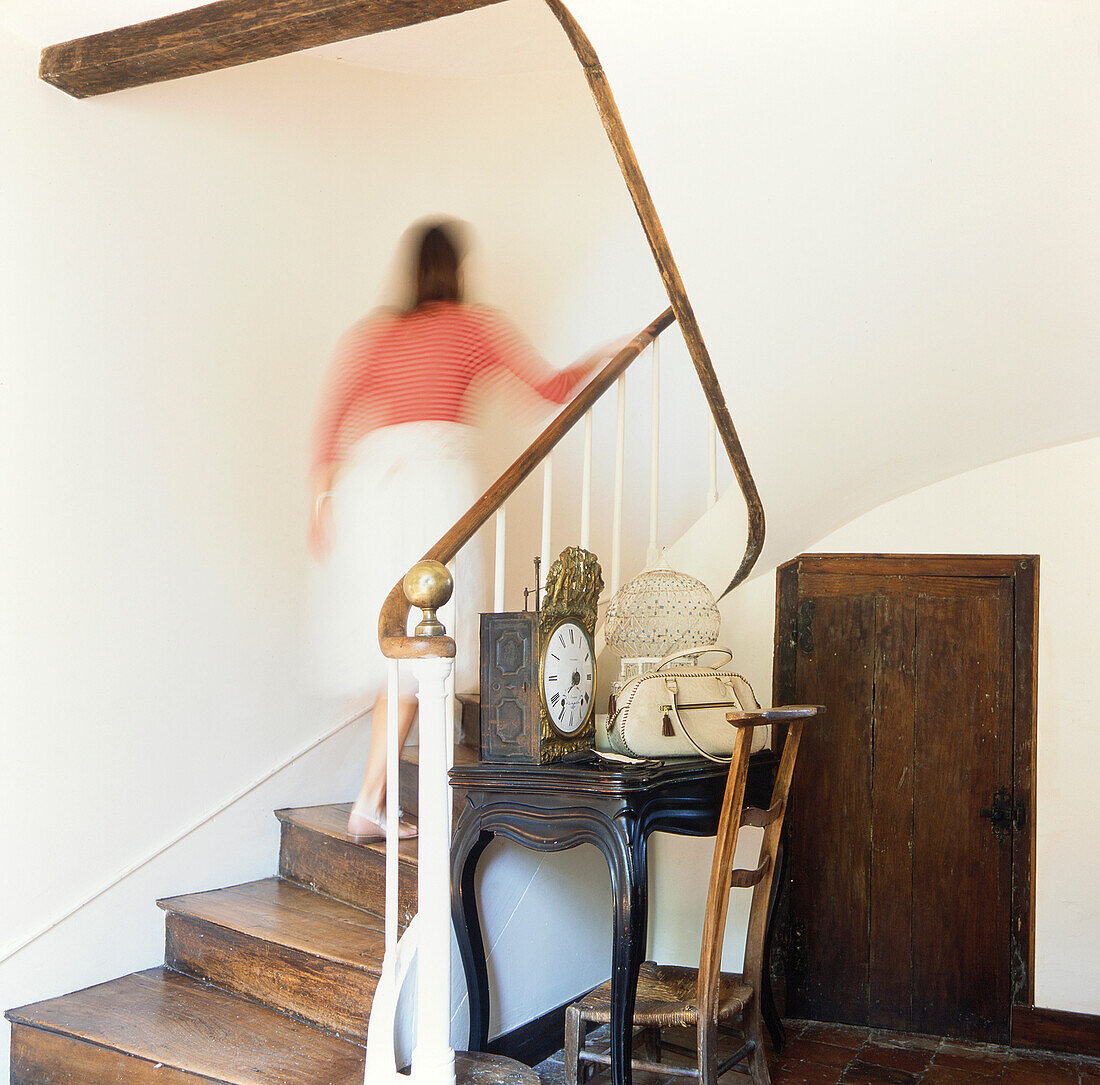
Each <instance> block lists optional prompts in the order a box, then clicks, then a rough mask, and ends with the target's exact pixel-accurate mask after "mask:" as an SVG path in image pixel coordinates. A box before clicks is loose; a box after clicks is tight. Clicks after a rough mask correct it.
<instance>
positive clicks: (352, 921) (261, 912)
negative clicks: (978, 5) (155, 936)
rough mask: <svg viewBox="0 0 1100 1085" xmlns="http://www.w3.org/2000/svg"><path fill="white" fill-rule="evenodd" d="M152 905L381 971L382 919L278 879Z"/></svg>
mask: <svg viewBox="0 0 1100 1085" xmlns="http://www.w3.org/2000/svg"><path fill="white" fill-rule="evenodd" d="M157 904H158V905H159V906H160V907H161V908H163V909H164V910H165V911H166V912H175V913H178V914H180V915H186V916H190V917H192V918H194V919H200V920H204V921H205V922H207V923H213V924H215V925H216V926H219V927H228V928H229V929H230V930H233V931H237V932H238V933H240V934H244V935H247V936H249V937H252V938H258V939H261V940H263V941H265V942H272V943H274V944H275V945H279V946H286V947H289V948H291V949H297V950H301V951H302V952H304V953H308V954H311V955H312V956H315V957H324V958H326V959H328V960H332V961H339V962H340V963H342V964H347V965H351V966H353V967H355V968H364V969H366V970H368V971H370V972H373V973H375V974H379V973H380V972H381V962H382V954H383V952H384V950H385V941H386V935H385V921H384V920H383V919H382V918H381V916H377V915H374V914H373V913H371V912H367V911H364V910H362V909H360V908H355V907H353V906H352V905H350V904H344V903H342V902H341V901H338V900H333V899H332V898H331V897H325V896H322V895H321V894H319V893H314V892H312V891H311V890H309V889H304V888H302V887H301V886H299V885H295V884H294V883H293V882H288V881H284V880H283V879H282V878H265V879H263V880H262V881H257V882H247V883H245V884H244V885H236V886H232V887H230V888H227V889H214V890H212V891H210V892H206V893H189V894H186V895H184V896H178V897H167V898H165V899H164V900H160V901H157Z"/></svg>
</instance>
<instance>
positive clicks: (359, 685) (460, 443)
mask: <svg viewBox="0 0 1100 1085" xmlns="http://www.w3.org/2000/svg"><path fill="white" fill-rule="evenodd" d="M475 438H476V431H474V430H473V429H472V428H471V427H469V426H464V425H460V424H459V423H454V422H409V423H406V424H404V425H400V426H387V427H385V428H384V429H379V430H374V431H373V432H371V433H368V434H367V436H366V437H364V438H363V440H362V441H360V442H359V444H358V445H357V446H356V448H355V450H354V452H353V454H352V456H351V458H350V460H349V462H348V464H347V466H346V467H345V468H344V470H343V471H342V472H341V473H340V475H339V476H338V478H337V481H336V484H335V486H334V489H333V495H332V497H331V498H330V500H331V501H332V515H333V521H334V526H335V530H334V532H333V538H332V549H331V550H330V552H329V554H328V556H327V557H326V558H325V559H324V560H322V561H321V562H320V563H316V564H315V570H316V576H315V578H314V579H315V583H314V586H313V592H312V595H313V608H312V617H311V623H310V624H311V628H310V635H309V648H310V650H309V655H310V657H311V661H310V663H311V666H310V670H311V671H312V684H313V685H314V687H315V689H316V691H317V692H318V693H320V694H322V695H324V696H332V697H337V696H342V697H356V698H373V697H375V696H376V695H377V694H378V693H380V692H382V691H383V689H384V687H385V684H386V660H385V657H384V656H383V655H382V652H381V650H380V649H379V647H378V615H379V612H380V611H381V609H382V604H383V602H385V599H386V596H387V595H389V593H390V591H391V590H392V588H393V586H394V584H396V583H397V582H398V581H399V580H400V579H401V578H402V577H403V576H404V575H405V573H407V572H408V571H409V568H410V567H411V566H412V565H414V564H415V563H416V562H417V561H419V560H420V558H422V557H423V556H424V554H425V553H427V551H428V550H429V549H430V548H431V547H432V546H433V545H434V544H435V543H436V542H438V541H439V539H440V538H441V537H442V536H443V535H444V534H445V533H446V532H447V531H448V530H450V528H451V527H453V526H454V524H455V523H457V522H458V520H460V519H461V518H462V516H464V515H465V513H466V512H468V511H469V509H470V507H471V506H472V505H473V504H474V502H475V501H476V500H477V499H478V497H480V496H481V487H480V486H479V479H478V471H477V462H476V457H475V449H476V445H475ZM453 572H454V576H455V593H454V597H453V599H452V601H451V602H450V603H449V604H448V605H447V606H446V607H444V608H443V610H442V611H441V614H440V617H441V620H442V621H443V623H444V625H445V626H446V628H447V632H448V634H449V635H450V636H452V637H454V638H455V640H456V642H457V644H458V660H457V662H456V678H455V683H456V684H455V688H456V690H457V691H459V692H463V691H466V690H470V689H476V688H477V681H478V678H477V659H478V638H479V629H480V622H479V619H480V612H481V610H482V609H483V600H482V592H483V585H484V582H485V576H484V571H483V568H482V557H481V552H480V547H479V545H478V540H477V539H476V538H475V539H474V540H473V541H472V542H470V543H468V544H467V545H466V546H465V547H464V548H463V550H462V552H461V553H460V554H459V555H458V559H457V561H456V565H455V567H454V569H453ZM456 611H457V622H458V628H457V630H456V628H455V624H454V623H455V621H456ZM420 617H421V614H420V611H418V610H413V611H412V613H411V614H410V623H409V628H410V629H411V628H412V626H414V625H415V624H416V622H417V621H419V620H420ZM402 671H403V672H407V668H404V667H403V668H402ZM401 686H402V692H403V693H405V694H410V693H412V692H413V686H412V683H411V681H410V678H409V675H408V674H407V673H403V675H402V682H401Z"/></svg>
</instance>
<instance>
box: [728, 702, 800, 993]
mask: <svg viewBox="0 0 1100 1085" xmlns="http://www.w3.org/2000/svg"><path fill="white" fill-rule="evenodd" d="M804 726H805V720H801V719H795V720H792V721H791V722H790V723H789V724H788V725H787V736H786V739H785V741H784V743H783V755H782V757H781V758H780V760H779V769H778V771H777V772H776V774H775V784H774V785H773V787H772V801H771V804H770V808H769V809H770V811H772V810H775V811H778V816H775V817H773V818H772V819H771V820H770V821H769V823H768V825H767V826H766V827H765V829H764V839H763V841H762V842H761V844H760V861H761V864H764V863H767V870H766V871H765V872H764V876H763V877H762V878H761V879H760V881H759V882H757V884H756V887H755V888H754V889H753V893H752V904H751V905H750V907H749V927H748V933H747V935H746V938H745V967H744V972H743V974H744V977H745V982H746V983H750V984H752V986H753V989H754V990H756V991H759V990H760V984H761V982H762V980H763V967H764V935H765V932H766V930H767V924H768V903H769V901H770V900H771V890H772V883H773V881H774V880H775V866H776V855H777V853H778V851H779V840H780V837H782V835H783V822H784V819H785V818H786V813H787V796H788V795H789V794H790V790H791V779H792V778H793V776H794V766H795V761H796V760H797V758H798V746H799V743H800V742H801V741H802V728H803V727H804Z"/></svg>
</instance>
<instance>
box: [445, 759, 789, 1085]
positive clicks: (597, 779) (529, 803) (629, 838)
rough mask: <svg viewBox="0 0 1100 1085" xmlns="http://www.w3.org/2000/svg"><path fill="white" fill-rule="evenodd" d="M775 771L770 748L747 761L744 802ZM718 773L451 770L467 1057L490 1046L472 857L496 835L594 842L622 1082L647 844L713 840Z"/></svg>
mask: <svg viewBox="0 0 1100 1085" xmlns="http://www.w3.org/2000/svg"><path fill="white" fill-rule="evenodd" d="M777 765H778V758H776V757H775V756H774V755H773V754H772V753H770V752H769V751H762V752H761V753H759V754H756V755H754V757H753V759H752V762H751V764H750V768H749V781H748V790H747V792H746V802H747V803H748V804H750V805H753V806H760V807H766V806H768V804H769V802H770V798H771V788H772V782H773V780H774V777H775V769H776V766H777ZM726 772H727V769H726V766H724V765H719V764H715V763H713V762H710V761H704V760H703V759H701V758H700V759H695V758H690V759H683V760H676V761H668V762H666V763H665V764H663V765H652V764H651V765H648V766H634V765H628V766H623V767H618V766H616V767H615V768H605V767H592V768H589V767H587V766H572V765H504V764H486V763H482V764H477V765H463V766H461V767H456V768H454V769H453V770H452V771H451V786H452V787H453V788H454V789H455V794H456V797H457V798H458V800H459V803H460V806H461V813H460V814H459V818H458V823H457V824H456V825H455V832H454V837H453V839H452V843H451V915H452V918H453V921H454V927H455V934H456V936H457V938H458V947H459V951H460V953H461V955H462V965H463V968H464V969H465V972H466V984H467V987H468V989H469V993H470V1050H471V1051H484V1050H485V1048H486V1045H487V1043H488V1038H489V976H488V971H487V968H486V963H485V943H484V940H483V938H482V932H481V921H480V919H479V916H478V906H477V896H476V893H475V892H474V873H475V871H476V870H477V864H478V860H479V859H480V858H481V854H482V852H484V851H485V848H486V847H487V846H488V845H489V843H490V842H491V841H492V840H493V838H494V837H496V836H500V837H504V838H506V839H508V840H513V841H515V842H516V843H517V844H521V845H522V846H523V847H525V848H532V849H534V850H536V851H564V850H565V849H567V848H573V847H576V846H577V845H578V844H594V845H595V846H596V847H597V848H599V849H600V851H601V852H602V853H603V855H604V858H605V859H606V860H607V866H608V869H609V871H610V873H611V890H612V896H613V898H614V926H613V942H612V959H611V981H612V989H611V1007H612V1009H611V1013H612V1025H611V1078H612V1082H613V1085H630V1080H631V1074H630V1046H631V1034H632V1029H631V1027H630V1022H631V1020H632V1018H633V1015H634V998H635V994H636V992H637V988H638V969H639V968H640V967H641V964H642V958H643V956H644V954H645V948H646V920H647V915H646V912H647V889H646V846H647V839H648V837H649V834H650V833H652V832H656V831H658V830H659V831H661V832H669V833H680V834H683V835H686V836H714V835H715V833H716V832H717V829H718V814H719V809H720V806H721V802H722V791H723V788H724V785H725V780H726ZM704 878H705V876H704ZM781 880H782V879H781V878H777V879H776V882H775V887H776V889H778V887H779V884H780V883H781ZM774 895H775V894H774V893H773V900H772V908H773V910H774V906H775V900H774ZM770 919H771V917H770V916H769V925H770ZM764 972H765V976H767V973H768V970H767V968H766V967H765V970H764ZM765 986H766V988H767V989H766V990H765V991H764V992H763V998H762V1000H761V1002H762V1004H761V1010H762V1012H763V1014H764V1018H765V1021H766V1022H767V1025H768V1028H769V1031H771V1033H772V1036H773V1038H775V1039H776V1040H777V1042H779V1041H780V1039H781V1037H782V1025H781V1024H780V1021H779V1015H778V1013H777V1012H776V1009H775V1004H774V1002H773V1000H772V993H771V989H770V987H769V986H768V985H767V983H765Z"/></svg>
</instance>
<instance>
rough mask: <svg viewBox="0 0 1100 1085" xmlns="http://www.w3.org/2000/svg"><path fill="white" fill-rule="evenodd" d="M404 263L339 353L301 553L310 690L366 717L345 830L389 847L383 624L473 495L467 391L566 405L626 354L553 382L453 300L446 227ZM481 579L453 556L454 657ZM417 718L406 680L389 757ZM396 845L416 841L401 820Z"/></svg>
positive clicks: (324, 400) (549, 371)
mask: <svg viewBox="0 0 1100 1085" xmlns="http://www.w3.org/2000/svg"><path fill="white" fill-rule="evenodd" d="M414 251H415V254H416V255H415V261H414V263H415V270H414V274H413V278H414V283H413V290H412V291H411V294H412V301H411V304H410V306H409V307H408V308H407V309H406V310H404V311H393V310H387V311H381V312H378V313H375V314H372V315H370V316H368V317H366V318H365V319H364V320H362V321H360V322H359V323H358V324H356V325H355V326H354V327H353V328H351V330H350V331H349V332H348V333H347V334H346V335H345V336H344V337H343V339H342V340H341V342H340V344H339V346H338V347H337V350H336V353H335V356H334V358H333V361H332V364H331V367H330V370H329V374H328V377H327V380H326V383H325V387H324V390H323V392H322V395H321V401H320V406H319V410H318V416H317V422H316V428H315V432H314V442H313V467H312V473H311V486H312V492H313V503H312V513H311V518H310V525H309V542H310V550H311V552H312V554H313V556H314V558H315V559H316V560H317V562H318V564H319V566H320V576H319V578H318V579H319V583H318V590H317V600H316V602H317V611H316V618H317V623H316V628H315V630H314V644H315V648H316V654H317V670H318V674H317V679H318V685H319V686H320V688H321V691H322V692H324V693H326V694H329V695H334V696H343V697H345V698H348V699H352V700H354V701H355V703H356V706H357V707H358V708H359V709H360V711H365V710H367V709H368V708H369V709H370V711H371V713H372V728H373V729H372V733H371V743H370V752H369V754H368V757H367V768H366V774H365V775H364V777H363V785H362V787H361V788H360V790H359V795H358V797H357V798H356V801H355V803H354V805H353V807H352V811H351V816H350V818H349V820H348V834H349V835H350V836H353V837H355V838H357V839H359V840H369V839H379V838H381V837H383V836H384V835H385V833H384V829H383V810H384V802H385V797H386V726H387V705H386V696H387V691H386V664H385V659H384V657H383V656H382V653H381V650H380V648H379V645H378V615H379V612H380V611H381V609H382V604H383V602H384V601H385V598H386V596H387V595H388V594H389V592H390V590H391V589H392V588H393V586H394V584H396V583H397V581H398V580H400V579H401V577H403V576H404V574H405V573H406V572H407V571H408V569H409V567H410V566H411V565H413V564H414V563H415V562H416V561H418V560H419V559H420V558H421V557H423V556H424V555H425V553H426V552H427V551H428V549H429V548H430V547H431V546H432V545H433V544H434V543H435V542H437V541H438V540H439V539H440V538H441V537H442V536H443V534H444V533H445V532H446V531H447V530H448V529H449V528H451V527H452V526H453V525H454V524H455V523H456V522H457V521H458V520H459V519H461V517H462V516H463V515H464V514H465V513H466V512H467V511H468V510H469V508H470V507H471V506H472V505H473V504H474V502H475V501H476V500H477V498H478V497H479V496H480V493H481V490H480V487H479V485H478V470H477V463H476V458H475V450H476V442H475V439H474V438H475V432H474V430H473V428H472V426H471V425H470V421H469V415H470V404H469V402H468V400H469V398H470V387H471V385H472V384H473V382H474V381H475V379H477V378H479V377H481V376H483V375H491V374H492V373H494V372H504V371H506V372H509V373H511V374H513V375H514V376H515V377H517V378H518V379H519V380H520V381H522V382H523V383H524V384H526V385H527V386H529V387H530V388H532V389H533V390H534V391H535V392H537V393H538V394H539V395H540V396H542V397H543V398H544V399H546V400H549V401H552V402H554V403H565V402H567V401H568V400H569V399H570V398H571V397H572V396H573V394H574V392H575V391H576V390H577V388H578V387H579V386H580V385H581V384H583V383H584V382H585V381H586V380H587V379H588V377H589V376H590V375H591V374H592V372H593V371H594V369H595V368H596V366H598V365H599V364H600V363H601V362H602V361H604V360H605V359H607V358H609V357H610V356H611V355H612V354H614V352H615V351H616V350H617V349H618V348H619V346H621V345H622V344H621V343H616V344H614V345H612V346H609V347H607V348H604V349H602V350H598V351H596V352H594V353H593V354H592V355H590V356H589V357H587V358H585V359H583V360H582V361H580V362H578V363H576V364H575V365H573V366H571V367H569V368H568V369H563V370H555V369H553V368H552V367H550V366H549V365H548V364H547V363H546V362H545V361H543V359H542V358H541V357H540V356H539V355H538V354H537V353H536V351H535V350H534V348H533V347H532V346H531V345H530V344H529V343H528V342H527V341H526V340H525V339H524V337H523V336H522V335H521V334H520V333H519V332H518V331H517V330H516V328H514V327H513V326H512V324H511V323H510V322H509V321H508V320H506V319H505V318H504V317H503V316H502V315H501V314H500V313H498V312H495V311H494V310H492V309H488V308H485V307H483V306H475V305H470V304H466V303H465V302H464V301H463V289H462V277H461V269H460V265H461V254H460V251H459V246H458V243H457V240H456V235H455V233H454V230H453V227H451V226H449V225H448V224H444V223H436V224H433V225H430V226H426V227H423V228H421V230H420V231H419V234H418V236H417V238H416V239H415V242H414ZM481 566H482V561H481V559H480V556H479V554H477V552H476V548H475V547H474V545H473V544H471V545H470V546H467V547H466V548H465V549H464V550H463V552H462V553H461V554H460V555H459V564H458V567H457V568H456V575H455V582H456V583H455V591H456V595H457V597H458V602H457V610H458V614H459V620H460V622H462V624H463V627H464V628H463V629H460V630H458V631H454V630H449V631H450V632H451V633H452V635H455V634H456V633H457V636H456V639H459V641H460V644H461V643H463V642H465V643H468V644H473V645H476V644H477V637H478V633H477V629H478V624H477V623H478V613H477V612H478V610H479V609H480V594H481V585H482V583H483V581H484V574H483V569H482V567H481ZM460 652H461V649H460ZM468 654H469V653H468ZM473 655H476V652H475V653H473ZM471 658H472V657H471ZM470 677H473V681H474V682H476V671H475V672H474V674H473V675H464V674H462V673H459V675H458V678H457V681H458V683H459V688H464V687H463V683H464V682H465V681H467V680H468V679H469V678H470ZM415 716H416V700H415V697H414V695H413V690H412V689H411V688H410V687H409V686H407V685H405V679H404V678H403V679H402V687H401V690H400V704H399V706H398V736H397V740H398V743H399V745H401V746H403V745H404V744H405V741H406V739H407V738H408V735H409V731H410V730H411V728H412V725H413V721H414V719H415ZM401 835H402V836H413V835H415V828H414V827H413V826H412V825H410V824H408V823H406V822H405V821H404V820H403V819H402V822H401Z"/></svg>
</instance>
